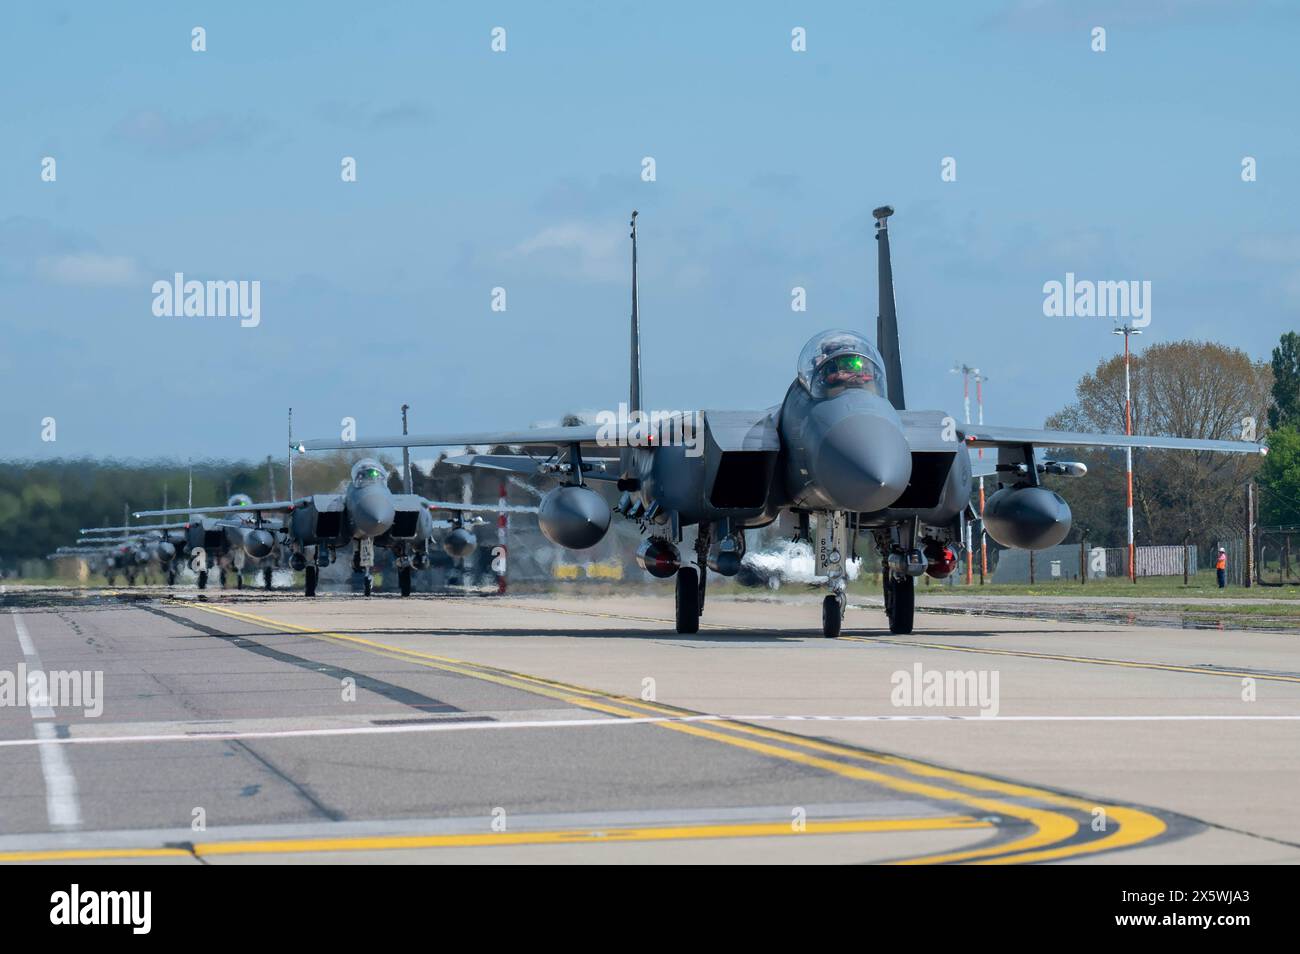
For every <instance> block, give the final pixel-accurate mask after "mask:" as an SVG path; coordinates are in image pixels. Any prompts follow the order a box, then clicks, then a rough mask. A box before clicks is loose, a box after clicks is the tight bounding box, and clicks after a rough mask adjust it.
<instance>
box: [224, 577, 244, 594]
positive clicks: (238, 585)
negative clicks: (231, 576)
mask: <svg viewBox="0 0 1300 954" xmlns="http://www.w3.org/2000/svg"><path fill="white" fill-rule="evenodd" d="M222 585H223V586H224V585H225V581H224V580H223V581H222ZM243 588H244V574H242V573H236V574H235V589H237V590H242V589H243Z"/></svg>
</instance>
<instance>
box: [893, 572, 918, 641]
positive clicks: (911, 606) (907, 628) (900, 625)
mask: <svg viewBox="0 0 1300 954" xmlns="http://www.w3.org/2000/svg"><path fill="white" fill-rule="evenodd" d="M890 589H892V590H893V599H892V600H890V601H889V603H890V612H889V631H890V632H891V633H893V634H895V635H896V636H906V635H908V634H910V633H911V632H912V619H913V617H914V616H915V615H916V580H915V578H913V577H910V576H909V577H907V578H906V579H903V580H895V581H894V582H893V584H892V586H891V587H890Z"/></svg>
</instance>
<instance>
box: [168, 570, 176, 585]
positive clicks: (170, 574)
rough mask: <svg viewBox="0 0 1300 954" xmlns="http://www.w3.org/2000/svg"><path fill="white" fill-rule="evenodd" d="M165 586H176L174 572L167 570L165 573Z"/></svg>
mask: <svg viewBox="0 0 1300 954" xmlns="http://www.w3.org/2000/svg"><path fill="white" fill-rule="evenodd" d="M167 585H168V586H175V585H176V571H175V570H168V571H167Z"/></svg>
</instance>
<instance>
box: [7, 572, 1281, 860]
mask: <svg viewBox="0 0 1300 954" xmlns="http://www.w3.org/2000/svg"><path fill="white" fill-rule="evenodd" d="M0 599H3V601H4V606H5V609H4V611H3V612H0V672H10V673H16V672H18V671H19V667H20V666H22V667H24V670H25V671H26V672H28V673H31V672H42V673H68V672H74V671H75V672H79V673H83V674H93V673H102V685H103V693H102V699H100V700H98V703H99V704H100V705H102V713H100V714H98V715H96V714H95V713H94V712H93V709H94V708H95V707H94V706H91V707H89V710H90V711H88V707H87V706H86V705H84V704H81V705H66V704H60V703H63V702H66V700H62V699H58V698H52V697H51V698H37V699H35V700H34V701H33V700H31V699H29V700H28V703H29V704H27V705H22V706H18V705H5V706H2V707H0V762H2V764H3V765H4V767H5V771H4V772H0V861H2V862H24V861H35V862H57V861H78V862H95V861H106V862H120V861H122V860H138V861H144V862H154V863H174V864H215V863H255V862H268V861H269V862H285V861H294V862H309V863H316V862H325V863H376V862H431V863H451V862H475V863H514V862H574V863H602V862H643V863H716V862H720V861H721V862H740V863H746V862H796V863H797V862H808V863H878V862H889V863H906V864H947V863H972V864H1025V863H1103V864H1113V863H1187V862H1202V863H1215V862H1236V863H1295V862H1300V815H1298V813H1297V812H1296V811H1295V808H1294V793H1295V792H1296V791H1297V790H1298V789H1300V665H1297V661H1296V660H1297V646H1298V645H1300V644H1298V643H1297V639H1298V638H1300V637H1297V636H1294V635H1290V634H1286V633H1262V632H1245V631H1231V630H1225V631H1217V630H1195V629H1191V630H1184V629H1168V628H1160V627H1153V626H1143V625H1132V626H1122V625H1110V624H1103V623H1089V622H1059V621H1038V620H1033V619H1025V618H1014V619H997V618H991V617H966V616H960V615H953V614H950V613H949V614H938V613H924V612H919V613H918V617H917V632H916V633H915V634H914V635H912V636H907V637H894V636H888V635H887V634H885V635H881V630H882V628H883V616H882V615H881V614H880V612H879V610H878V609H876V608H874V607H869V606H857V607H851V608H850V610H849V611H848V615H847V617H846V620H845V636H844V637H843V638H841V639H839V640H827V639H823V638H822V637H821V635H820V619H819V615H818V612H819V610H818V607H817V605H816V602H815V601H814V600H812V599H811V598H786V599H780V600H777V599H766V598H765V599H746V598H721V599H719V598H713V597H711V601H710V604H709V606H708V608H707V611H706V614H705V617H704V620H703V622H702V625H701V629H700V632H699V633H698V634H697V635H694V636H678V635H676V634H675V633H674V632H673V628H672V624H671V622H670V620H671V613H672V605H671V594H670V592H669V591H667V590H665V591H664V594H663V596H662V597H660V596H642V595H636V596H618V597H604V598H596V597H593V598H589V599H579V598H572V597H540V596H539V597H522V596H521V597H511V596H507V597H481V596H473V597H419V596H417V597H412V598H409V599H401V598H399V597H396V596H391V597H390V596H376V597H372V598H370V599H365V598H362V597H355V596H351V595H326V596H323V597H319V598H317V599H314V600H310V601H308V600H305V599H303V598H301V597H300V596H297V595H294V594H288V593H272V594H260V593H259V594H236V593H209V594H206V595H205V597H204V598H203V599H199V597H198V594H197V593H196V592H194V591H185V590H178V591H177V592H175V593H174V594H167V593H165V592H163V591H161V590H153V591H148V592H147V593H144V592H141V591H138V590H137V591H130V592H127V591H115V592H108V591H101V592H94V591H69V592H56V591H22V590H19V591H11V592H9V593H6V594H4V595H3V597H0ZM931 673H937V674H938V675H937V677H936V682H942V681H943V680H944V678H945V677H946V678H947V685H948V688H949V689H950V690H951V689H952V687H954V686H956V687H958V688H960V687H961V686H963V685H965V686H968V687H969V688H970V689H971V693H972V694H971V695H970V696H969V697H960V698H956V699H954V698H953V697H952V696H951V692H949V694H948V695H946V696H945V695H943V693H940V694H939V695H937V696H935V697H933V698H930V697H927V695H926V693H924V692H922V690H921V685H922V683H925V682H926V681H927V680H928V679H929V678H930V674H931ZM87 680H88V681H87V685H91V684H93V680H91V679H90V677H89V676H87ZM963 680H965V681H963ZM913 682H915V683H916V686H915V687H913V686H912V685H911V683H913ZM900 685H901V686H902V688H900ZM976 686H980V687H981V690H982V691H981V694H980V696H979V698H978V699H976V697H975V695H974V687H976ZM985 690H987V691H985ZM38 695H39V694H38ZM79 701H80V702H82V703H84V702H85V701H86V700H84V699H82V700H79Z"/></svg>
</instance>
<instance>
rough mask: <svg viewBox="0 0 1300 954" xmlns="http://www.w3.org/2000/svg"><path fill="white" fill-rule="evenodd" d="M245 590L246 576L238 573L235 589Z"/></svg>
mask: <svg viewBox="0 0 1300 954" xmlns="http://www.w3.org/2000/svg"><path fill="white" fill-rule="evenodd" d="M243 588H244V574H242V573H236V574H235V589H237V590H242V589H243Z"/></svg>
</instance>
